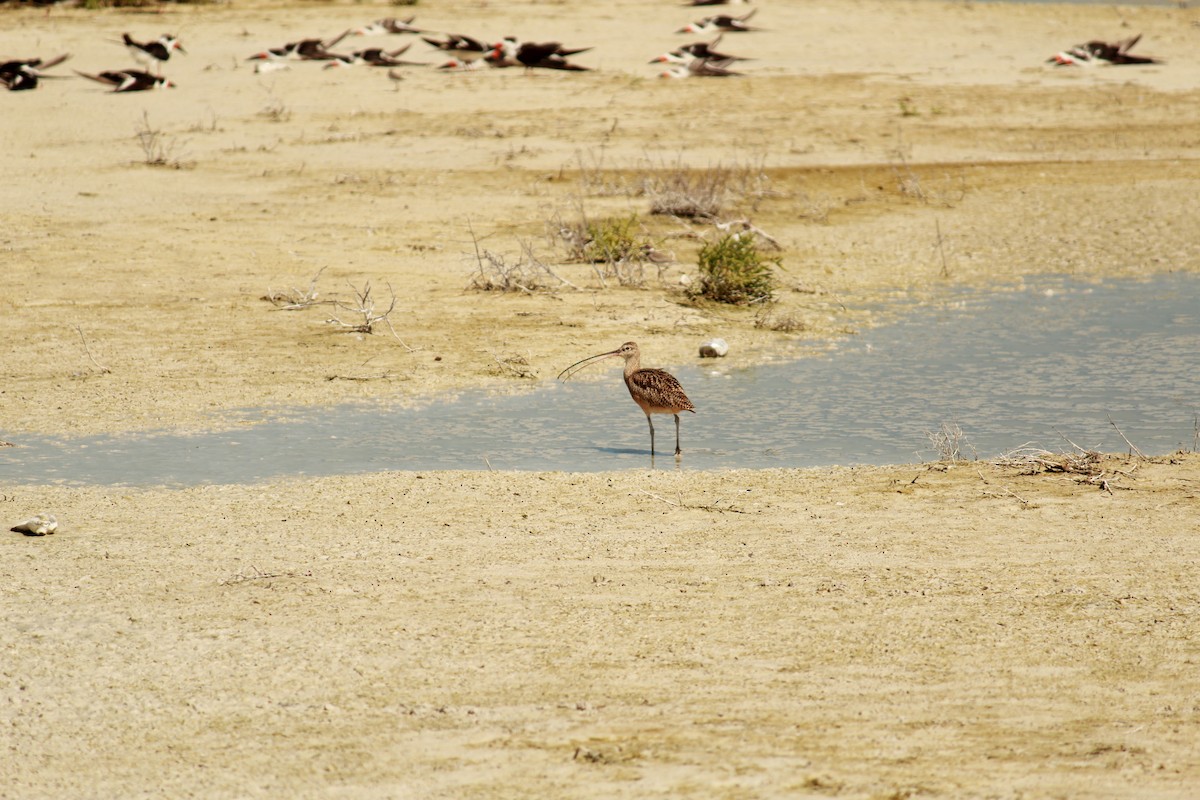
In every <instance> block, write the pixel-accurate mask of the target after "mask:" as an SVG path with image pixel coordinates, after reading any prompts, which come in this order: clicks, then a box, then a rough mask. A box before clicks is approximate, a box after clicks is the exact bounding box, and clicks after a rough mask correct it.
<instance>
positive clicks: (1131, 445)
mask: <svg viewBox="0 0 1200 800" xmlns="http://www.w3.org/2000/svg"><path fill="white" fill-rule="evenodd" d="M1108 424H1109V425H1112V426H1113V429H1115V430H1116V432H1117V433H1118V434H1119V435H1120V437H1121V438H1122V439H1124V440H1125V444H1127V445H1129V449H1130V450H1131V451H1132V452H1133V453H1134V454H1135V455H1136V456H1137V457H1138V458H1140V459H1142V460H1143V461H1145V460H1146V454H1145V453H1143V452H1142V451H1141V450H1138V448H1137V445H1135V444H1134V443H1133V442H1131V441H1129V439H1128V437H1126V436H1125V434H1124V433H1123V432H1122V431H1121V429H1120V428H1118V427H1117V423H1115V422H1113V418H1112V416H1111V415H1109V417H1108Z"/></svg>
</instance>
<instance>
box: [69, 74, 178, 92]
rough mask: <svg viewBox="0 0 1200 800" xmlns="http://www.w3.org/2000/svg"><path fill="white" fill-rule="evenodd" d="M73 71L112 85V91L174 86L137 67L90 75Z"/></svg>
mask: <svg viewBox="0 0 1200 800" xmlns="http://www.w3.org/2000/svg"><path fill="white" fill-rule="evenodd" d="M75 72H76V73H77V74H79V75H82V76H83V77H85V78H89V79H91V80H93V81H97V82H98V83H103V84H106V85H108V86H111V87H113V91H114V92H144V91H147V90H149V89H171V88H174V86H175V84H174V83H172V82H171V81H169V80H167V79H166V78H164V77H162V76H161V75H151V74H150V73H149V72H142V71H141V70H138V69H121V70H112V71H111V72H101V73H100V74H99V75H90V74H88V73H86V72H80V71H79V70H75Z"/></svg>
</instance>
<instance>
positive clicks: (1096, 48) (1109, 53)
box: [1084, 33, 1162, 64]
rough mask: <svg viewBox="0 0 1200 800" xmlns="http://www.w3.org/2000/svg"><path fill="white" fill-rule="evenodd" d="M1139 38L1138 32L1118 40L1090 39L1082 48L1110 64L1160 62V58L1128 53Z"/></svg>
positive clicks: (1140, 36)
mask: <svg viewBox="0 0 1200 800" xmlns="http://www.w3.org/2000/svg"><path fill="white" fill-rule="evenodd" d="M1141 38H1142V35H1141V34H1140V33H1139V34H1138V35H1137V36H1130V37H1129V38H1128V39H1122V40H1121V41H1119V42H1111V43H1110V42H1100V41H1091V42H1088V43H1087V44H1085V45H1084V48H1085V49H1086V50H1087V51H1088V52H1089V53H1091V54H1092V57H1093V58H1098V59H1100V60H1101V61H1107V62H1108V63H1110V64H1161V63H1162V60H1161V59H1158V58H1153V57H1151V56H1131V55H1129V51H1130V50H1131V49H1132V48H1133V46H1134V45H1135V44H1137V43H1138V42H1139V41H1140V40H1141Z"/></svg>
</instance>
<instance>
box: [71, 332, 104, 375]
mask: <svg viewBox="0 0 1200 800" xmlns="http://www.w3.org/2000/svg"><path fill="white" fill-rule="evenodd" d="M72 327H74V328H75V332H76V333H78V334H79V341H81V342H83V351H84V352H85V353H87V357H88V360H89V361H91V362H92V363H93V364H95V365H96V369H98V370H100V374H102V375H106V374H108V373H110V372H112V370H111V369H109V368H108V367H106V366H104V365H103V364H101V363H100V362H99V361H97V360H96V357H95V356H93V355H92V348H90V347H88V343H87V337H86V336H84V335H83V328H81V327H79V326H78V325H73V326H72Z"/></svg>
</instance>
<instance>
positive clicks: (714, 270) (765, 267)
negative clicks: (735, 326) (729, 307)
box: [690, 233, 779, 305]
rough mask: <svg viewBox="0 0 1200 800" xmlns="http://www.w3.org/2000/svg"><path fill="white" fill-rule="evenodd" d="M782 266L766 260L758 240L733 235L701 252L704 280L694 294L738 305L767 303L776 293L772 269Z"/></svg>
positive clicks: (701, 277) (701, 267)
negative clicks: (756, 242) (757, 242)
mask: <svg viewBox="0 0 1200 800" xmlns="http://www.w3.org/2000/svg"><path fill="white" fill-rule="evenodd" d="M778 265H779V259H764V258H763V257H762V255H761V254H760V253H759V252H758V246H757V245H756V244H755V242H754V236H752V235H750V234H746V233H743V234H736V233H734V234H730V235H728V236H726V237H724V238H723V239H720V240H719V241H716V242H712V243H709V244H706V245H704V247H702V248H700V256H699V260H698V262H697V266H698V267H699V268H700V280H699V281H697V283H696V285H694V286H693V287H692V289H691V290H690V293H691V295H692V296H693V297H703V298H706V299H708V300H714V301H716V302H718V303H732V304H734V305H749V304H750V303H761V302H765V301H767V300H770V299H771V293H772V292H773V291H774V290H775V273H774V271H773V269H772V268H773V267H775V266H778Z"/></svg>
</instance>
